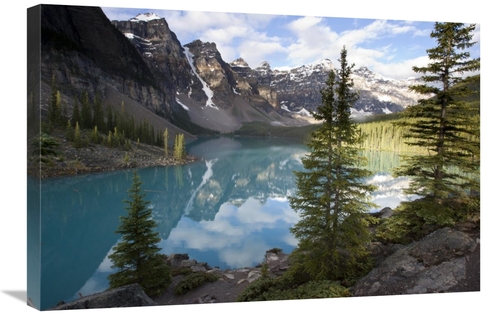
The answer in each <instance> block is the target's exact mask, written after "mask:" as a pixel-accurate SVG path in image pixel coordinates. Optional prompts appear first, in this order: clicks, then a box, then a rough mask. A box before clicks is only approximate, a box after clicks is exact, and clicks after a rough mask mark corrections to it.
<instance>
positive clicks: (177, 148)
mask: <svg viewBox="0 0 500 315" xmlns="http://www.w3.org/2000/svg"><path fill="white" fill-rule="evenodd" d="M185 156H186V148H185V143H184V134H182V133H179V134H177V135H175V141H174V158H175V159H176V160H177V161H182V160H184V157H185Z"/></svg>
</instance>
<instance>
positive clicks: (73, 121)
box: [71, 96, 82, 126]
mask: <svg viewBox="0 0 500 315" xmlns="http://www.w3.org/2000/svg"><path fill="white" fill-rule="evenodd" d="M81 119H82V118H81V116H80V108H79V107H78V98H77V97H76V96H75V105H73V113H72V114H71V125H72V126H76V123H77V122H78V121H81Z"/></svg>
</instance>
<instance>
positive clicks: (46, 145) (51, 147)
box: [36, 133, 60, 157]
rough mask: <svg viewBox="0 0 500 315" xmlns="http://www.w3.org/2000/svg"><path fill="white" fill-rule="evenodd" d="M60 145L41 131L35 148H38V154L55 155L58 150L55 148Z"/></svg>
mask: <svg viewBox="0 0 500 315" xmlns="http://www.w3.org/2000/svg"><path fill="white" fill-rule="evenodd" d="M59 146H60V143H59V142H57V140H56V139H55V138H53V137H51V136H49V135H48V134H46V133H41V134H40V137H39V143H38V145H37V146H36V149H37V150H39V153H40V156H42V157H43V156H57V155H58V151H57V148H58V147H59Z"/></svg>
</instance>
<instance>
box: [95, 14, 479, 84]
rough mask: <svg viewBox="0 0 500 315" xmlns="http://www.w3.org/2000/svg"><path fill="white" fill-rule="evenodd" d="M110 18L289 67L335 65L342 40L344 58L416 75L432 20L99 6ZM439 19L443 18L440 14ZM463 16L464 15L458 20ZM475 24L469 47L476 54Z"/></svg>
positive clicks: (232, 55)
mask: <svg viewBox="0 0 500 315" xmlns="http://www.w3.org/2000/svg"><path fill="white" fill-rule="evenodd" d="M102 9H103V11H104V13H105V14H106V15H107V16H108V18H109V19H110V20H128V19H130V18H133V17H135V16H136V15H137V14H140V13H155V14H157V15H158V16H160V17H163V18H165V19H166V21H167V23H168V24H169V27H170V29H171V30H172V31H173V32H174V33H175V34H176V35H177V37H178V38H179V40H180V42H181V44H182V45H184V44H187V43H189V42H191V41H193V40H196V39H200V40H202V41H204V42H214V43H216V44H217V48H218V50H219V51H220V53H221V55H222V58H223V59H224V60H225V61H226V62H231V61H233V60H235V59H237V58H239V57H241V58H243V59H244V60H245V61H246V62H247V63H248V64H249V65H250V67H252V68H255V67H257V66H258V65H260V64H261V63H262V62H263V61H267V62H269V64H270V65H271V67H272V68H290V67H297V66H301V65H304V64H309V63H314V62H317V61H319V60H321V59H323V58H328V59H330V60H332V61H333V62H334V65H335V66H337V59H338V58H339V55H340V50H341V48H342V46H343V45H345V46H346V48H347V51H348V56H347V58H348V62H349V63H354V64H355V65H356V67H360V66H366V67H368V68H370V69H371V70H373V71H375V72H377V73H379V74H382V75H384V76H386V77H389V78H395V79H398V78H407V77H411V76H415V75H416V74H415V73H414V72H413V71H412V66H424V65H426V64H427V63H428V62H429V60H428V59H427V56H426V55H427V54H426V49H428V48H432V47H434V46H435V43H434V41H433V39H431V38H430V36H429V35H430V32H431V31H432V28H433V24H434V22H430V21H418V20H402V19H368V18H347V17H324V16H320V15H308V14H307V15H306V14H305V15H287V14H262V13H231V12H213V11H211V12H209V11H199V10H169V9H168V10H166V9H158V6H154V7H153V8H147V7H146V8H120V7H102ZM443 21H447V20H446V19H444V20H443ZM463 22H466V21H463ZM479 32H480V24H477V25H476V31H475V33H474V40H475V41H477V42H478V44H476V45H475V46H474V47H473V49H472V50H471V53H472V54H473V56H474V57H478V56H479V46H480V36H479Z"/></svg>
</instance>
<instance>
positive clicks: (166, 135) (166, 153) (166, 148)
mask: <svg viewBox="0 0 500 315" xmlns="http://www.w3.org/2000/svg"><path fill="white" fill-rule="evenodd" d="M163 150H165V157H166V158H168V128H165V132H164V133H163Z"/></svg>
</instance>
